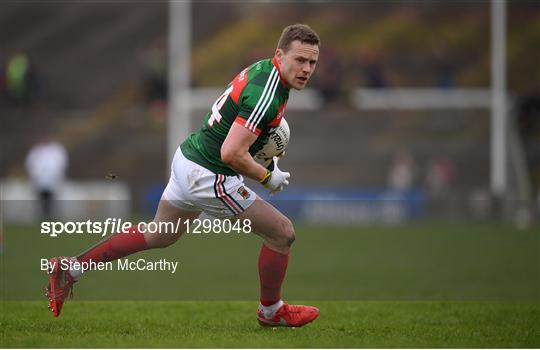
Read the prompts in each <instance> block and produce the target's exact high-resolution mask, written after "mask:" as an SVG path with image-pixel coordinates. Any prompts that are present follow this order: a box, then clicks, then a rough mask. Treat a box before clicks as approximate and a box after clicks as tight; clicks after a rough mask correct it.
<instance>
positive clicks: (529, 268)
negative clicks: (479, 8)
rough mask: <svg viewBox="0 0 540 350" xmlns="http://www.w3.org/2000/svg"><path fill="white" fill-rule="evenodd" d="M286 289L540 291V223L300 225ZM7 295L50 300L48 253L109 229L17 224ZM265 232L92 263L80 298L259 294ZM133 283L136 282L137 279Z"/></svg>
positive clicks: (437, 295)
mask: <svg viewBox="0 0 540 350" xmlns="http://www.w3.org/2000/svg"><path fill="white" fill-rule="evenodd" d="M296 231H297V239H296V242H295V244H294V246H293V250H292V253H291V255H290V259H289V269H288V271H287V279H286V281H285V289H284V291H285V297H286V298H288V299H295V300H330V301H334V300H477V301H484V300H492V301H538V300H540V278H538V276H540V264H539V261H540V234H539V232H540V230H538V228H534V229H531V230H529V231H517V230H515V229H513V228H512V227H511V226H505V225H498V224H474V225H472V224H424V225H404V226H388V227H385V226H360V227H332V226H308V225H297V230H296ZM4 233H5V244H4V253H3V254H1V255H0V272H1V275H0V276H1V280H2V285H1V286H0V295H1V297H2V298H1V299H5V300H41V298H42V290H43V287H44V285H45V283H46V282H45V281H46V278H45V274H44V273H43V272H42V271H40V269H39V268H40V265H39V261H40V259H41V258H49V257H51V256H57V255H76V254H77V253H80V252H81V251H83V250H85V249H86V248H87V247H88V246H90V245H93V244H95V243H96V242H97V241H99V240H100V237H96V236H91V235H88V234H83V235H80V234H79V235H74V236H65V237H58V238H51V237H47V236H44V235H41V234H40V233H39V227H37V226H15V225H14V226H7V227H5V229H4ZM260 242H261V241H260V239H259V238H258V237H255V236H253V235H246V234H232V235H219V234H206V235H204V234H199V235H196V234H186V235H185V237H182V238H181V239H180V241H179V242H177V243H176V244H174V245H173V246H171V247H168V248H166V249H157V250H150V251H145V252H140V253H137V254H135V255H133V256H132V257H131V258H135V259H138V258H146V259H161V258H166V259H169V260H175V261H178V262H179V267H178V271H177V272H176V273H175V274H170V273H169V272H164V271H162V272H140V271H100V272H89V273H87V274H85V275H84V276H83V278H82V279H81V281H80V282H79V283H77V285H76V289H75V292H76V296H77V298H78V299H79V300H149V299H150V300H253V299H256V298H257V295H258V274H257V256H258V253H259V249H260ZM127 287H129V288H127Z"/></svg>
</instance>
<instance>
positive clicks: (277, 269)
mask: <svg viewBox="0 0 540 350" xmlns="http://www.w3.org/2000/svg"><path fill="white" fill-rule="evenodd" d="M288 262H289V254H288V253H287V254H282V253H279V252H276V251H275V250H272V249H270V248H268V247H267V246H265V245H264V244H263V245H262V247H261V252H260V254H259V279H260V282H261V304H263V305H264V306H270V305H273V304H275V303H277V302H278V301H279V300H280V299H281V284H282V283H283V279H284V278H285V273H286V272H287V264H288Z"/></svg>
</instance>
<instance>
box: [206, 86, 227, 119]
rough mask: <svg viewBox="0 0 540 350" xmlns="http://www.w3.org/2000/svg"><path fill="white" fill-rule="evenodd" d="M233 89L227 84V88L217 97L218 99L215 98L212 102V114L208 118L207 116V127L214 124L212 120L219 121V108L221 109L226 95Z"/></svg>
mask: <svg viewBox="0 0 540 350" xmlns="http://www.w3.org/2000/svg"><path fill="white" fill-rule="evenodd" d="M232 91H233V86H232V85H231V86H229V87H228V88H227V90H225V92H224V93H223V94H222V95H221V96H219V97H218V99H217V100H216V102H214V104H213V105H212V115H211V116H210V118H208V126H209V127H212V125H214V122H218V123H219V122H220V121H221V118H222V116H221V113H219V110H220V109H221V107H223V105H224V104H225V101H227V97H228V96H229V95H230V94H231V92H232Z"/></svg>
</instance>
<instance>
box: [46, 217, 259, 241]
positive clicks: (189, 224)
mask: <svg viewBox="0 0 540 350" xmlns="http://www.w3.org/2000/svg"><path fill="white" fill-rule="evenodd" d="M176 232H188V233H251V220H249V219H244V220H231V219H194V220H187V219H186V220H185V219H182V218H179V219H178V220H176V221H170V222H154V221H150V222H139V223H137V224H133V223H132V222H131V221H124V220H122V219H116V218H108V219H106V220H105V221H92V220H86V221H66V222H61V221H44V222H42V223H41V234H44V235H48V236H49V237H58V236H59V235H65V234H68V235H73V234H85V233H87V234H95V235H100V236H101V237H104V236H106V235H108V234H114V233H143V234H144V233H162V234H167V233H176Z"/></svg>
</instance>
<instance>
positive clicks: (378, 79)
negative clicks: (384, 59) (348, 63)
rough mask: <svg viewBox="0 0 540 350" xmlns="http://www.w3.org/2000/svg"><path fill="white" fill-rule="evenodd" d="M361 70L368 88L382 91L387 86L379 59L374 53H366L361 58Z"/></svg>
mask: <svg viewBox="0 0 540 350" xmlns="http://www.w3.org/2000/svg"><path fill="white" fill-rule="evenodd" d="M362 61H363V63H362V68H363V69H362V70H363V76H364V81H365V85H366V87H368V88H376V89H382V88H385V87H386V86H387V83H386V77H385V74H384V71H383V68H382V63H381V57H380V55H379V53H377V52H376V51H368V52H367V53H366V54H365V56H364V57H363V60H362Z"/></svg>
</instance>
